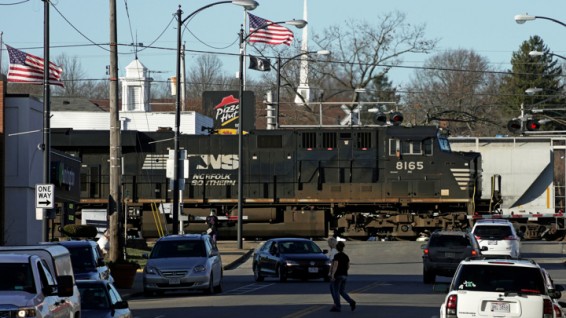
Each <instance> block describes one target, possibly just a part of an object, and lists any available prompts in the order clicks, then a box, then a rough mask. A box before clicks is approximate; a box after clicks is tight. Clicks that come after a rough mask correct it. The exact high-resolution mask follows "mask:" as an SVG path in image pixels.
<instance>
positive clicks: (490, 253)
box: [472, 219, 521, 258]
mask: <svg viewBox="0 0 566 318" xmlns="http://www.w3.org/2000/svg"><path fill="white" fill-rule="evenodd" d="M472 233H473V234H474V236H475V237H476V240H477V241H478V243H479V244H480V247H482V248H483V247H484V246H485V247H487V250H482V255H483V256H485V257H510V258H519V257H521V237H519V235H517V231H515V227H513V224H512V223H511V222H509V221H508V220H502V219H482V220H478V221H476V223H475V224H474V227H473V228H472Z"/></svg>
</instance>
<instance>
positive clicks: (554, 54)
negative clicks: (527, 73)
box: [529, 51, 566, 60]
mask: <svg viewBox="0 0 566 318" xmlns="http://www.w3.org/2000/svg"><path fill="white" fill-rule="evenodd" d="M544 54H548V55H550V56H556V57H559V58H561V59H563V60H566V57H565V56H562V55H560V54H556V53H550V52H549V53H544V52H540V51H530V52H529V56H533V57H536V56H543V55H544Z"/></svg>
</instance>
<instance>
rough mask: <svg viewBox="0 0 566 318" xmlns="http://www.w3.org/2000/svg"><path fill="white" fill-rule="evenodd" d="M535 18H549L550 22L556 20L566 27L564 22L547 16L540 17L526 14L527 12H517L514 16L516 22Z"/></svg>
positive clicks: (519, 22)
mask: <svg viewBox="0 0 566 318" xmlns="http://www.w3.org/2000/svg"><path fill="white" fill-rule="evenodd" d="M535 19H544V20H550V21H552V22H556V23H558V24H561V25H562V26H565V27H566V23H564V22H562V21H559V20H556V19H553V18H549V17H542V16H539V15H528V14H517V15H516V16H515V22H517V23H518V24H523V23H525V22H527V21H533V20H535Z"/></svg>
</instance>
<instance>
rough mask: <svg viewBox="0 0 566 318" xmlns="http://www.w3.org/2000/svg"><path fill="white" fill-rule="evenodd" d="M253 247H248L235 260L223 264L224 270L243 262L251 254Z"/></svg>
mask: <svg viewBox="0 0 566 318" xmlns="http://www.w3.org/2000/svg"><path fill="white" fill-rule="evenodd" d="M253 252H254V249H250V250H248V251H247V252H246V253H245V254H244V255H242V256H240V257H238V258H237V259H236V260H234V261H233V262H232V263H230V264H228V265H224V270H227V271H229V270H232V269H234V268H236V267H238V266H240V265H241V264H242V263H245V262H246V261H247V260H248V259H249V258H250V257H251V256H252V254H253Z"/></svg>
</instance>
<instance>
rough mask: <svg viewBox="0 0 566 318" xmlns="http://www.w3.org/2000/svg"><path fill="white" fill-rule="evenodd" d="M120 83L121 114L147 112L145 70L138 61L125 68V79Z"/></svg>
mask: <svg viewBox="0 0 566 318" xmlns="http://www.w3.org/2000/svg"><path fill="white" fill-rule="evenodd" d="M120 80H121V81H122V107H121V109H120V111H121V112H149V111H151V107H150V105H149V83H150V81H151V78H148V77H147V68H146V67H145V66H144V65H143V64H142V63H141V62H140V61H139V60H138V59H135V60H133V61H132V62H131V63H130V64H129V65H128V66H126V77H122V78H120Z"/></svg>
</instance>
